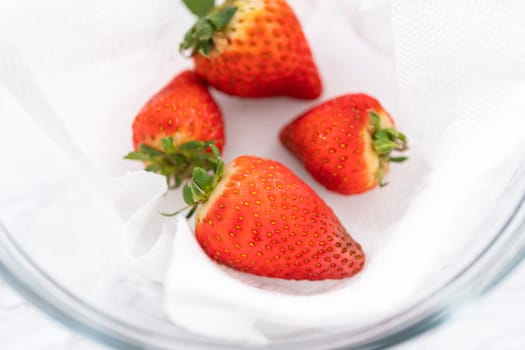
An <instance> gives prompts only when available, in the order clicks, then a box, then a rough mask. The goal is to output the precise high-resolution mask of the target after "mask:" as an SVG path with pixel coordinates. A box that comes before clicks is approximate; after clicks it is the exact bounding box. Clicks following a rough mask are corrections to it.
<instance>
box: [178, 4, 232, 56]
mask: <svg viewBox="0 0 525 350" xmlns="http://www.w3.org/2000/svg"><path fill="white" fill-rule="evenodd" d="M183 2H184V4H185V5H186V7H188V9H189V10H190V11H191V12H192V13H193V14H194V15H196V16H197V17H199V19H198V20H197V23H195V24H194V25H193V26H192V27H191V28H190V30H188V31H187V32H186V34H185V35H184V40H183V41H182V43H181V44H180V47H179V50H180V52H181V53H183V54H185V53H187V52H188V51H190V54H189V56H190V57H191V56H193V55H194V54H195V53H197V52H198V53H200V54H202V55H204V56H206V57H207V56H209V55H210V52H211V51H212V50H213V48H214V43H213V36H214V34H215V33H217V32H223V31H224V29H225V28H226V26H227V25H228V23H229V22H230V20H231V19H232V17H233V15H234V14H235V12H237V7H235V6H232V4H231V3H232V1H231V0H227V1H226V2H225V3H224V4H223V5H221V6H217V7H216V6H215V4H214V1H213V0H211V1H210V0H183Z"/></svg>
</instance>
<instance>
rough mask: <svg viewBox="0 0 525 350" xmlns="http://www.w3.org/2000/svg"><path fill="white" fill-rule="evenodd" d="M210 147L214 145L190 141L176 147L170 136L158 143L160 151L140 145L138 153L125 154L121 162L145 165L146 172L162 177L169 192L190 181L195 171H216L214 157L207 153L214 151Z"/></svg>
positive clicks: (208, 142)
mask: <svg viewBox="0 0 525 350" xmlns="http://www.w3.org/2000/svg"><path fill="white" fill-rule="evenodd" d="M213 144H214V141H190V142H186V143H183V144H181V145H178V146H175V145H174V144H173V137H171V136H170V137H166V138H163V139H162V140H161V145H162V149H157V148H155V147H151V146H148V145H145V144H140V145H139V150H138V151H134V152H130V153H128V154H127V155H126V156H125V157H124V159H128V160H139V161H142V162H144V163H145V164H146V168H145V170H146V171H151V172H154V173H158V174H161V175H164V176H165V177H166V183H167V184H168V188H169V189H175V188H178V187H179V186H180V185H181V184H182V182H183V181H184V180H186V179H189V178H191V176H192V174H193V170H194V169H195V167H199V168H201V169H207V170H214V169H216V167H217V164H216V162H217V159H216V156H215V155H214V153H210V149H211V148H215V149H217V147H215V146H214V145H213ZM217 152H218V150H217Z"/></svg>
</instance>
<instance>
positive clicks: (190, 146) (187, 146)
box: [179, 141, 206, 151]
mask: <svg viewBox="0 0 525 350" xmlns="http://www.w3.org/2000/svg"><path fill="white" fill-rule="evenodd" d="M205 146H206V143H205V142H204V141H188V142H186V143H183V144H182V145H180V146H179V149H180V150H181V151H194V150H196V149H198V148H203V147H205Z"/></svg>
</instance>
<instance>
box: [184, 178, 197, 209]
mask: <svg viewBox="0 0 525 350" xmlns="http://www.w3.org/2000/svg"><path fill="white" fill-rule="evenodd" d="M182 196H183V198H184V202H185V203H186V204H187V205H195V200H194V199H193V194H192V193H191V188H190V185H189V184H188V183H186V184H184V188H183V189H182Z"/></svg>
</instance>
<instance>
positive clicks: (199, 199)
mask: <svg viewBox="0 0 525 350" xmlns="http://www.w3.org/2000/svg"><path fill="white" fill-rule="evenodd" d="M210 148H211V150H212V157H213V164H214V167H212V168H210V169H205V168H201V167H198V166H196V167H195V168H193V173H192V176H191V179H190V180H189V181H188V182H186V183H185V184H184V187H183V189H182V196H183V198H184V202H185V203H186V204H187V206H186V207H184V208H182V209H180V210H178V211H176V212H174V213H163V214H162V215H164V216H175V215H177V214H180V213H181V212H183V211H185V210H187V209H190V211H189V212H188V214H186V218H187V219H189V218H190V217H192V215H193V214H194V213H195V211H196V210H197V208H198V206H199V204H201V203H204V202H206V201H207V200H208V198H209V196H210V193H211V192H212V191H213V189H214V188H215V187H216V186H217V184H218V183H219V181H221V179H222V175H223V172H224V162H223V160H222V158H221V154H220V152H219V149H218V148H217V147H216V146H215V145H210Z"/></svg>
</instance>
